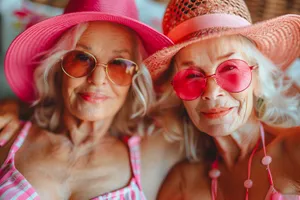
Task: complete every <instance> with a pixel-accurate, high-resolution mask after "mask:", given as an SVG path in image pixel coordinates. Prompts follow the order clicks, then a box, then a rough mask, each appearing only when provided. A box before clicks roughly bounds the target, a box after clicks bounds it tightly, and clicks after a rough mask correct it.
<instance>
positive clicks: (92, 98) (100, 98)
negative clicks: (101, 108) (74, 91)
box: [79, 93, 108, 103]
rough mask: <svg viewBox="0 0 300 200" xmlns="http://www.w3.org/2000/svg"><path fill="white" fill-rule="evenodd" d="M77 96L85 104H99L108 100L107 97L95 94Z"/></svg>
mask: <svg viewBox="0 0 300 200" xmlns="http://www.w3.org/2000/svg"><path fill="white" fill-rule="evenodd" d="M79 96H80V97H81V98H82V99H83V100H84V101H87V102H90V103H101V102H103V101H105V100H107V99H108V96H105V95H99V94H95V93H80V94H79Z"/></svg>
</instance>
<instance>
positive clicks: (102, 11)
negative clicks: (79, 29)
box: [4, 0, 172, 102]
mask: <svg viewBox="0 0 300 200" xmlns="http://www.w3.org/2000/svg"><path fill="white" fill-rule="evenodd" d="M90 21H107V22H113V23H118V24H121V25H124V26H126V27H129V28H131V29H132V30H134V31H135V32H136V33H137V34H138V35H139V37H140V39H141V40H142V43H143V45H144V47H145V50H146V52H147V53H148V55H151V54H153V53H154V52H156V51H158V50H160V49H162V48H163V47H166V46H169V45H170V44H171V43H172V42H171V40H170V39H168V38H167V37H166V36H164V35H163V34H161V33H159V32H158V31H156V30H154V29H153V28H151V27H149V26H148V25H146V24H144V23H142V22H140V21H138V11H137V8H136V4H135V1H134V0H118V1H115V0H70V1H69V4H68V5H67V7H66V9H65V12H64V14H62V15H59V16H55V17H52V18H49V19H46V20H44V21H42V22H39V23H37V24H35V25H33V26H31V27H30V28H28V29H27V30H25V31H24V32H22V33H21V34H19V35H18V36H17V37H16V39H15V40H14V41H13V42H12V44H11V45H10V47H9V49H8V51H7V53H6V57H5V62H4V66H5V75H6V78H7V81H8V84H9V85H10V86H11V88H12V90H13V91H14V92H15V94H16V95H17V96H18V97H19V98H20V99H21V100H23V101H25V102H33V101H34V100H35V99H36V98H37V97H36V92H35V85H34V79H33V72H34V70H35V68H36V66H37V64H36V63H37V61H36V60H34V58H36V57H37V55H39V54H41V53H42V52H45V51H47V50H49V49H50V48H51V47H52V46H53V45H54V44H55V43H56V42H57V41H58V39H59V38H60V37H61V36H62V35H63V34H64V33H65V31H67V30H68V29H70V28H71V27H73V26H75V25H77V24H80V23H84V22H90Z"/></svg>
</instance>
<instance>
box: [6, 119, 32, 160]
mask: <svg viewBox="0 0 300 200" xmlns="http://www.w3.org/2000/svg"><path fill="white" fill-rule="evenodd" d="M20 123H21V124H22V125H23V124H24V127H23V128H22V130H21V131H20V133H19V135H18V137H17V139H16V140H15V141H14V143H13V144H12V146H11V147H10V150H9V153H8V156H7V158H6V160H5V161H4V163H3V165H6V164H7V163H8V162H9V161H10V160H12V162H14V159H12V158H13V157H14V155H15V153H16V152H17V151H18V150H19V148H20V147H21V146H22V144H23V142H24V141H25V138H26V136H27V134H28V132H29V129H30V127H31V125H32V124H31V122H30V121H28V122H25V123H24V122H20Z"/></svg>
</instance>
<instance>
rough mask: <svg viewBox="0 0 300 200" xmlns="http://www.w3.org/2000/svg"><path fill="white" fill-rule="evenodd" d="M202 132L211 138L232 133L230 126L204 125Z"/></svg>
mask: <svg viewBox="0 0 300 200" xmlns="http://www.w3.org/2000/svg"><path fill="white" fill-rule="evenodd" d="M202 131H203V132H204V133H206V134H208V135H210V136H212V137H221V136H228V135H230V134H231V133H232V132H233V127H232V124H225V123H224V124H213V125H206V127H205V128H203V129H202Z"/></svg>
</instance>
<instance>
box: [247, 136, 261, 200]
mask: <svg viewBox="0 0 300 200" xmlns="http://www.w3.org/2000/svg"><path fill="white" fill-rule="evenodd" d="M259 143H260V140H258V141H257V143H256V145H255V147H254V149H253V151H252V153H251V155H250V158H249V161H248V175H247V180H250V178H251V165H252V160H253V157H254V155H255V153H256V151H257V149H258V146H259ZM248 198H249V188H246V200H248Z"/></svg>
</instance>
